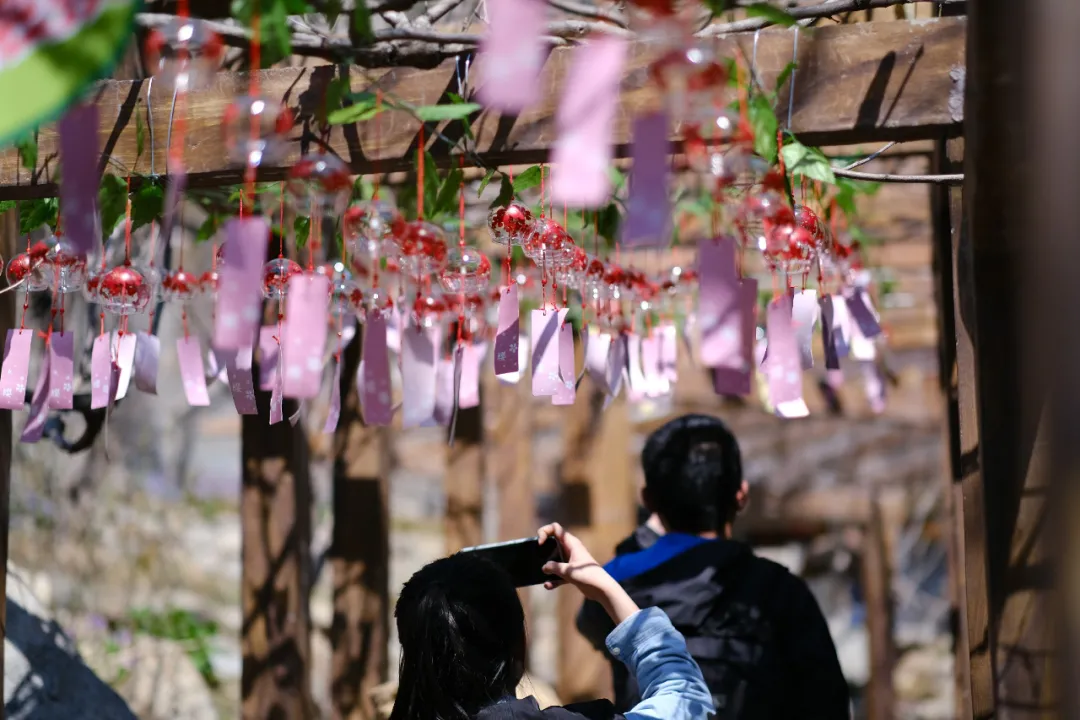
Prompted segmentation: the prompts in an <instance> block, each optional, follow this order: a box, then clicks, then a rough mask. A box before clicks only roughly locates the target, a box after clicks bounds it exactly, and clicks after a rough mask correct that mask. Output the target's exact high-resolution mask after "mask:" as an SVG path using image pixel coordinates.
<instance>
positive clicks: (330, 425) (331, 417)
mask: <svg viewBox="0 0 1080 720" xmlns="http://www.w3.org/2000/svg"><path fill="white" fill-rule="evenodd" d="M340 419H341V361H340V360H338V361H337V362H335V363H334V379H333V381H332V382H331V383H330V409H329V410H327V412H326V423H325V424H324V425H323V432H324V433H327V434H331V433H333V432H335V431H336V430H337V426H338V420H340Z"/></svg>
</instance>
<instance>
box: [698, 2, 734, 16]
mask: <svg viewBox="0 0 1080 720" xmlns="http://www.w3.org/2000/svg"><path fill="white" fill-rule="evenodd" d="M704 3H705V7H707V8H709V12H711V13H712V14H713V17H719V16H720V15H723V14H724V12H725V11H727V9H728V8H729V7H731V0H704Z"/></svg>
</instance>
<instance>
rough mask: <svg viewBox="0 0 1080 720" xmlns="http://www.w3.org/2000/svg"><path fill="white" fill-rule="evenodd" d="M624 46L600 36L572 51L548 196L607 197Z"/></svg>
mask: <svg viewBox="0 0 1080 720" xmlns="http://www.w3.org/2000/svg"><path fill="white" fill-rule="evenodd" d="M500 1H501V0H500ZM627 48H628V43H627V42H626V40H625V39H624V38H621V37H616V36H614V35H598V36H593V37H592V38H590V39H589V40H588V41H586V42H585V43H583V44H581V45H578V46H577V47H576V48H574V49H573V50H572V51H571V52H573V57H572V58H571V60H570V68H569V70H568V71H567V74H566V80H565V81H564V82H565V85H564V90H563V96H562V100H561V101H560V102H559V108H558V110H557V111H556V113H555V126H556V128H557V130H556V133H557V134H556V140H555V147H554V148H553V150H552V158H551V163H552V171H551V199H552V200H553V201H554V202H556V203H566V204H568V205H572V206H574V207H599V206H601V205H603V204H604V203H606V202H607V201H608V199H609V198H610V197H611V175H610V168H611V160H612V158H613V157H614V146H613V143H612V140H611V131H612V126H613V124H614V121H615V110H616V108H617V107H618V104H619V83H620V82H621V80H622V71H623V66H624V65H625V64H626V53H627Z"/></svg>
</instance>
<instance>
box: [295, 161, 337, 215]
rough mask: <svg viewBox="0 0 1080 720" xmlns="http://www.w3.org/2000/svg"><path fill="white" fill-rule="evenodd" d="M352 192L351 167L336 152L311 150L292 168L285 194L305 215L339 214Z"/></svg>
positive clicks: (296, 209)
mask: <svg viewBox="0 0 1080 720" xmlns="http://www.w3.org/2000/svg"><path fill="white" fill-rule="evenodd" d="M351 193H352V176H351V175H350V174H349V167H348V165H346V164H345V163H344V162H342V160H341V159H340V158H338V157H337V156H336V155H330V154H329V153H321V152H316V153H309V154H307V155H305V156H303V157H302V158H300V159H299V160H297V161H296V164H295V165H293V166H292V167H291V168H289V177H288V180H287V181H286V183H285V197H286V198H287V199H288V201H289V204H290V205H291V206H292V208H293V209H294V210H295V211H296V212H298V213H300V214H301V215H338V214H340V213H342V212H344V210H345V204H346V203H348V202H349V195H350V194H351Z"/></svg>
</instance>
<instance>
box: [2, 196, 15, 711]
mask: <svg viewBox="0 0 1080 720" xmlns="http://www.w3.org/2000/svg"><path fill="white" fill-rule="evenodd" d="M18 239H19V214H18V211H16V210H8V211H7V212H6V213H3V214H0V253H2V254H3V256H4V257H5V258H11V257H12V256H14V255H15V254H16V253H17V250H16V249H15V248H16V246H17V244H18ZM15 295H16V293H13V292H9V293H4V294H3V295H0V333H3V334H4V336H5V337H6V336H7V331H8V330H10V329H11V328H12V327H14V325H15ZM11 433H12V424H11V411H10V410H4V411H2V412H0V561H2V562H3V565H2V566H0V593H3V596H4V597H7V559H8V521H9V513H10V511H11V496H10V491H11V453H12V450H13V448H12V435H11ZM6 637H7V603H4V606H3V607H2V608H0V642H2V641H3V640H4V638H6ZM3 676H4V649H3V646H2V645H0V677H3ZM3 717H4V711H3V710H2V709H0V718H3Z"/></svg>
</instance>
